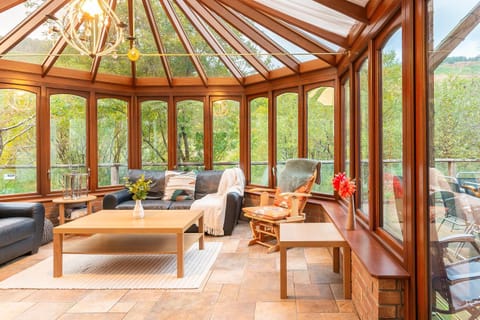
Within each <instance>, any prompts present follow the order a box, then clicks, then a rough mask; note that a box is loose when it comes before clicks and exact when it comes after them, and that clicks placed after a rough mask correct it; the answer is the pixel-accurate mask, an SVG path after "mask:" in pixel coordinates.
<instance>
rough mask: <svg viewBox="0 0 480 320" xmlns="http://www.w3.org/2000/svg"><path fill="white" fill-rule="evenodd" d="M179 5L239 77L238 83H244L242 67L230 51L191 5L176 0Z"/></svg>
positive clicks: (232, 71) (226, 64) (221, 58)
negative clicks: (227, 50) (234, 59)
mask: <svg viewBox="0 0 480 320" xmlns="http://www.w3.org/2000/svg"><path fill="white" fill-rule="evenodd" d="M176 3H177V5H178V7H179V8H180V9H181V10H182V11H183V13H184V14H185V16H186V17H187V19H188V20H189V21H190V22H191V23H192V25H193V26H194V27H195V29H197V31H198V32H199V33H200V34H201V36H202V37H203V38H204V39H205V41H207V44H208V45H209V46H210V47H211V48H212V49H213V51H215V52H216V53H217V54H218V57H219V58H220V60H222V62H223V63H224V64H225V66H226V67H227V68H228V70H230V72H231V73H232V75H233V76H234V77H235V78H236V79H237V81H238V83H239V84H241V85H243V83H244V77H243V74H242V72H241V71H240V69H239V68H238V67H237V65H236V64H235V63H234V62H233V60H232V59H231V58H230V57H229V56H228V53H227V52H226V51H225V49H224V48H223V47H222V45H221V44H220V43H219V42H218V40H217V39H216V38H215V36H214V35H213V34H212V33H211V32H210V30H208V28H207V27H206V26H205V23H204V22H203V21H202V20H200V18H199V17H197V16H196V15H195V14H194V13H193V11H192V10H191V9H190V7H189V6H188V5H187V4H186V3H185V2H184V1H183V0H176Z"/></svg>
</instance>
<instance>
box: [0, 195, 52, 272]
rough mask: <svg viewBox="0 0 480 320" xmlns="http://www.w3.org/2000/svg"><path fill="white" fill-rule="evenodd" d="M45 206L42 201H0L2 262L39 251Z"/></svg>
mask: <svg viewBox="0 0 480 320" xmlns="http://www.w3.org/2000/svg"><path fill="white" fill-rule="evenodd" d="M44 220H45V208H44V206H43V204H41V203H30V202H2V203H0V264H1V263H4V262H7V261H9V260H12V259H14V258H16V257H19V256H22V255H24V254H27V253H29V254H34V253H37V252H38V247H39V246H40V244H41V241H42V234H43V226H44Z"/></svg>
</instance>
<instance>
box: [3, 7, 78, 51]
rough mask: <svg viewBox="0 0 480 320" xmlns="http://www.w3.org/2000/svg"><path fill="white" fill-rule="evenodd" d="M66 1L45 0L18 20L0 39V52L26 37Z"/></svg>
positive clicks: (7, 49)
mask: <svg viewBox="0 0 480 320" xmlns="http://www.w3.org/2000/svg"><path fill="white" fill-rule="evenodd" d="M68 1H69V0H51V1H45V3H44V4H43V5H42V6H41V7H39V8H38V9H37V10H35V12H33V13H32V14H31V15H30V16H28V17H26V18H25V19H24V20H23V21H22V22H20V23H19V24H18V25H17V26H16V27H15V28H14V29H13V30H11V31H10V32H9V33H8V34H7V35H6V36H5V37H3V38H2V39H0V54H5V53H7V52H8V51H9V50H10V49H12V48H13V47H15V46H16V45H17V44H18V43H19V42H20V41H22V40H23V39H24V38H25V37H27V36H28V35H29V34H30V32H31V31H33V30H34V29H36V28H37V27H38V26H39V25H41V24H42V23H43V22H45V20H47V19H48V17H47V15H52V14H54V13H55V12H57V11H58V10H59V9H60V8H61V7H63V6H64V5H65V4H66V3H67V2H68Z"/></svg>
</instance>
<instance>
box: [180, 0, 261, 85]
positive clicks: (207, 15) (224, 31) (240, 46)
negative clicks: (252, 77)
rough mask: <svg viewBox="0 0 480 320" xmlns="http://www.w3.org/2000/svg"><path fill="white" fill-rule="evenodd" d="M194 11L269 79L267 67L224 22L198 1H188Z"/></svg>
mask: <svg viewBox="0 0 480 320" xmlns="http://www.w3.org/2000/svg"><path fill="white" fill-rule="evenodd" d="M186 1H187V2H188V4H189V5H190V6H191V8H192V9H193V10H195V12H196V13H197V14H198V15H199V16H200V17H201V18H202V19H203V20H204V21H206V22H207V23H208V24H209V25H210V26H211V27H212V28H213V29H215V30H216V31H217V32H218V34H219V35H220V36H221V37H222V38H223V39H225V41H227V42H228V44H230V45H231V46H232V48H233V49H235V50H236V51H237V52H239V53H246V55H244V56H243V58H244V59H245V60H247V61H248V63H250V65H252V66H253V68H255V70H257V71H258V73H260V74H261V75H262V77H263V78H264V79H268V76H269V71H268V69H267V67H266V66H265V65H264V64H263V62H262V61H260V59H258V58H257V57H255V56H254V54H253V52H252V51H251V50H250V48H248V47H247V46H246V45H245V44H244V43H243V42H241V41H240V39H238V37H237V35H236V34H234V33H233V32H232V31H231V30H230V29H228V28H227V27H225V26H224V24H222V21H220V19H219V18H218V17H217V16H215V15H214V14H212V13H211V12H210V11H208V10H206V9H205V8H204V7H203V6H202V5H201V4H199V3H198V2H197V1H196V0H186Z"/></svg>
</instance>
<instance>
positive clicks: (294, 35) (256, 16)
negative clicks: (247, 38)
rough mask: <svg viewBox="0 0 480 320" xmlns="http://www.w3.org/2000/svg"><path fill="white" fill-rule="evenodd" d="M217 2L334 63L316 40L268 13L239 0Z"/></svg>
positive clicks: (334, 60) (320, 57)
mask: <svg viewBox="0 0 480 320" xmlns="http://www.w3.org/2000/svg"><path fill="white" fill-rule="evenodd" d="M217 1H218V2H221V3H223V4H224V5H225V6H228V7H230V8H232V9H234V10H236V11H238V12H239V13H241V14H243V15H244V16H246V17H248V18H249V19H251V20H253V21H255V22H256V23H258V24H261V25H263V26H264V27H265V28H267V29H270V30H271V31H272V32H274V33H276V34H278V35H281V36H282V37H283V38H285V39H286V40H288V41H290V42H291V43H294V44H295V45H297V46H299V47H300V48H302V49H304V50H305V51H307V52H308V53H311V54H312V55H315V56H317V57H318V58H319V59H321V60H323V61H325V62H326V63H328V64H329V65H332V66H334V65H336V58H335V56H334V55H332V54H329V53H330V52H329V51H328V50H326V49H325V48H323V47H322V46H321V45H320V44H319V43H318V42H317V41H315V40H313V39H312V38H310V37H309V36H307V35H306V34H304V33H300V32H298V31H296V30H294V29H293V28H290V27H288V26H286V25H285V24H282V23H280V22H278V21H277V20H275V19H273V18H271V17H269V16H268V15H266V14H264V13H262V12H260V11H257V10H255V9H253V8H251V7H250V6H248V5H246V4H244V3H243V2H240V1H230V0H217Z"/></svg>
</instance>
